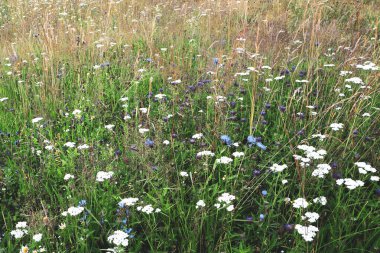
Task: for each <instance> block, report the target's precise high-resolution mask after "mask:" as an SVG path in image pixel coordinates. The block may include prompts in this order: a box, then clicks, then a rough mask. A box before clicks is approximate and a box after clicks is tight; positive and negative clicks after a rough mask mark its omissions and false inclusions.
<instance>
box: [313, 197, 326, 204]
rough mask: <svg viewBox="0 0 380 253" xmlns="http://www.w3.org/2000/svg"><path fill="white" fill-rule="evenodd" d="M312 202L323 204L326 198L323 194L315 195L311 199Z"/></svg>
mask: <svg viewBox="0 0 380 253" xmlns="http://www.w3.org/2000/svg"><path fill="white" fill-rule="evenodd" d="M313 202H314V203H316V204H317V203H319V204H321V205H322V206H324V205H326V204H327V199H326V197H325V196H320V197H317V198H315V199H313Z"/></svg>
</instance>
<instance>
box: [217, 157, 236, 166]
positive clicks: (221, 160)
mask: <svg viewBox="0 0 380 253" xmlns="http://www.w3.org/2000/svg"><path fill="white" fill-rule="evenodd" d="M232 161H233V160H232V159H231V158H229V157H227V156H222V157H221V158H219V159H216V163H221V164H229V163H231V162H232Z"/></svg>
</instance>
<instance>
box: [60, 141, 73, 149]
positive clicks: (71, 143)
mask: <svg viewBox="0 0 380 253" xmlns="http://www.w3.org/2000/svg"><path fill="white" fill-rule="evenodd" d="M63 146H64V147H68V148H74V147H75V142H71V141H69V142H66V143H65V144H63Z"/></svg>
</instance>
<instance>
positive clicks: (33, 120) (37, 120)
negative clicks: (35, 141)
mask: <svg viewBox="0 0 380 253" xmlns="http://www.w3.org/2000/svg"><path fill="white" fill-rule="evenodd" d="M41 120H43V118H41V117H37V118H34V119H32V123H33V124H34V123H38V122H40V121H41Z"/></svg>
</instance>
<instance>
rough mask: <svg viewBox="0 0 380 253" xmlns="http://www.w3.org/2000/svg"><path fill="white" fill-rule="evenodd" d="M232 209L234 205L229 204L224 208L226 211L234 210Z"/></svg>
mask: <svg viewBox="0 0 380 253" xmlns="http://www.w3.org/2000/svg"><path fill="white" fill-rule="evenodd" d="M234 209H235V207H234V205H229V206H227V208H226V210H227V211H228V212H231V211H232V210H234Z"/></svg>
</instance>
